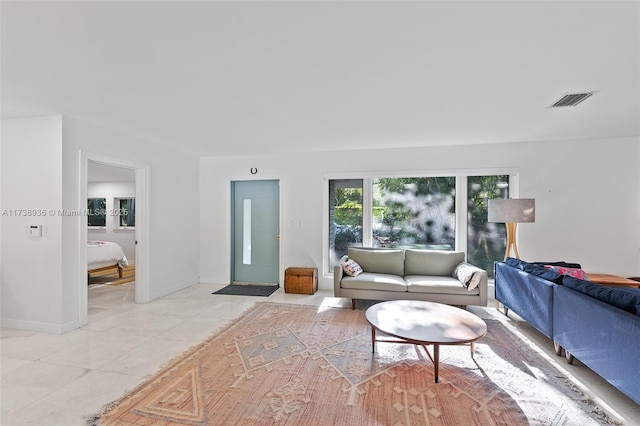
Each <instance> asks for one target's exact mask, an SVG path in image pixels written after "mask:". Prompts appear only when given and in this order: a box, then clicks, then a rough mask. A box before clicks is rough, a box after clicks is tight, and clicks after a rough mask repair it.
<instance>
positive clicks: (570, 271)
mask: <svg viewBox="0 0 640 426" xmlns="http://www.w3.org/2000/svg"><path fill="white" fill-rule="evenodd" d="M544 267H545V268H547V269H553V270H554V271H556V272H558V273H559V274H562V275H569V276H571V277H574V278H579V279H581V280H587V281H589V277H588V276H587V273H586V272H584V271H583V270H582V269H579V268H567V267H565V266H552V265H544Z"/></svg>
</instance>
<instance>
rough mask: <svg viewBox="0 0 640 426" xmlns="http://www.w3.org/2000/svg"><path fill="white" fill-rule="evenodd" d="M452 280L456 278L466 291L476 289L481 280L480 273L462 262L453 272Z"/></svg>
mask: <svg viewBox="0 0 640 426" xmlns="http://www.w3.org/2000/svg"><path fill="white" fill-rule="evenodd" d="M453 278H457V279H458V281H460V282H461V283H462V285H463V286H465V287H466V288H467V290H469V291H471V290H473V289H474V288H476V287H478V285H479V284H480V280H481V279H482V272H481V271H479V270H478V268H476V267H475V266H473V265H470V264H469V263H466V262H462V263H460V264H459V265H458V266H456V269H455V270H454V271H453Z"/></svg>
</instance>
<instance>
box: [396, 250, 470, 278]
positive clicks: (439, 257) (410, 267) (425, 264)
mask: <svg viewBox="0 0 640 426" xmlns="http://www.w3.org/2000/svg"><path fill="white" fill-rule="evenodd" d="M464 256H465V254H464V252H462V251H442V250H417V249H406V250H405V253H404V269H405V271H404V274H405V275H437V276H446V277H451V275H452V274H453V271H454V270H455V269H456V266H458V265H459V264H460V263H461V262H464Z"/></svg>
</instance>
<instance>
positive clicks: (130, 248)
mask: <svg viewBox="0 0 640 426" xmlns="http://www.w3.org/2000/svg"><path fill="white" fill-rule="evenodd" d="M87 196H88V197H89V198H106V201H107V220H106V226H105V227H104V229H95V228H89V230H88V232H87V234H88V237H89V239H90V240H101V241H111V242H113V243H117V244H119V245H120V247H122V250H123V251H124V254H125V256H127V259H128V260H129V262H130V263H135V259H136V247H135V241H136V235H135V229H133V228H131V229H120V228H119V223H118V219H119V218H118V216H114V215H110V214H109V212H111V211H114V210H116V209H117V208H118V206H116V205H115V204H114V199H115V198H135V196H136V185H135V182H90V183H89V184H88V185H87Z"/></svg>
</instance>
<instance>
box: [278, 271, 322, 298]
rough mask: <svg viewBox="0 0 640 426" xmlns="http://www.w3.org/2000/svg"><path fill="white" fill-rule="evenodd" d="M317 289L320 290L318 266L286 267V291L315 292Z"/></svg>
mask: <svg viewBox="0 0 640 426" xmlns="http://www.w3.org/2000/svg"><path fill="white" fill-rule="evenodd" d="M316 290H318V268H296V267H292V268H287V269H285V271H284V291H285V293H300V294H315V292H316Z"/></svg>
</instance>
